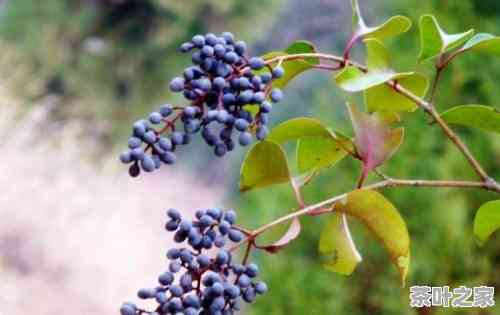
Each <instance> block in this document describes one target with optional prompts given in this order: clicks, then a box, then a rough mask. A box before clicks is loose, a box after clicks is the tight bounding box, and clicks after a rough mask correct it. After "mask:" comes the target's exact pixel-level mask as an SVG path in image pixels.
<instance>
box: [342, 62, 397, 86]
mask: <svg viewBox="0 0 500 315" xmlns="http://www.w3.org/2000/svg"><path fill="white" fill-rule="evenodd" d="M393 77H394V73H392V72H388V71H375V72H372V73H370V72H368V73H364V72H363V71H361V70H359V69H358V68H356V67H353V66H348V67H345V68H344V69H343V70H342V71H341V72H339V73H338V74H337V75H336V76H335V82H336V83H337V85H338V86H339V87H340V88H342V89H344V90H346V91H347V92H359V91H363V90H366V89H369V88H371V87H374V86H377V85H379V84H383V83H385V82H387V81H390V80H391V79H392V78H393Z"/></svg>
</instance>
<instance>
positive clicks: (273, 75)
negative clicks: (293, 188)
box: [120, 32, 284, 176]
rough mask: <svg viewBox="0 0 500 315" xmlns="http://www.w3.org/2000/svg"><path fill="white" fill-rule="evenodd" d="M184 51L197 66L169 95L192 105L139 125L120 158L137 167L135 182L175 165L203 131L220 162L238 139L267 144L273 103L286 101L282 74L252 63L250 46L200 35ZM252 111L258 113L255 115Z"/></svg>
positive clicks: (260, 62) (165, 111) (133, 168)
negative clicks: (179, 151)
mask: <svg viewBox="0 0 500 315" xmlns="http://www.w3.org/2000/svg"><path fill="white" fill-rule="evenodd" d="M180 50H181V51H182V52H184V53H188V52H192V62H193V65H192V66H189V67H187V68H186V69H185V70H184V73H183V76H182V77H176V78H174V79H173V80H172V81H171V82H170V90H171V91H173V92H182V93H183V95H184V97H185V98H186V99H187V100H188V101H189V102H190V104H189V105H188V106H185V107H173V106H171V105H164V106H162V107H161V108H160V110H159V111H158V112H153V113H151V114H150V116H149V119H148V120H140V121H138V122H136V123H135V124H134V126H133V135H132V137H131V138H130V139H129V142H128V144H129V148H130V150H128V151H126V152H123V153H122V154H121V155H120V159H121V161H122V162H123V163H126V164H129V163H133V164H132V165H131V167H130V175H131V176H137V175H139V173H140V170H141V169H142V170H144V171H146V172H151V171H153V170H154V169H156V168H159V167H160V166H161V164H162V163H164V164H173V163H174V162H175V159H176V157H175V154H174V151H175V149H176V147H177V146H179V145H185V144H188V143H189V142H190V136H191V135H192V134H195V133H198V132H200V131H201V135H202V137H203V139H204V140H205V142H206V143H207V144H208V145H209V146H212V147H214V152H215V155H217V156H219V157H220V156H223V155H225V154H226V153H227V152H228V151H231V150H233V149H234V147H235V140H236V138H237V141H238V143H239V144H240V145H242V146H246V145H249V144H250V143H251V142H252V134H255V137H256V138H257V139H258V140H262V139H264V138H265V137H266V135H267V133H268V128H267V123H268V114H269V113H270V112H271V109H272V103H276V102H279V101H281V99H282V98H283V94H282V92H281V90H279V89H272V81H273V80H274V79H277V78H280V77H282V76H283V75H284V70H283V68H282V67H281V66H277V67H275V68H272V67H270V66H266V64H265V62H264V60H263V59H262V58H259V57H252V58H247V57H246V55H245V53H246V44H245V42H242V41H235V39H234V36H233V34H231V33H229V32H225V33H223V34H221V36H216V35H215V34H212V33H209V34H206V35H205V36H203V35H196V36H194V37H193V38H192V40H191V41H190V42H186V43H184V44H182V45H181V48H180ZM266 69H267V70H269V71H266ZM249 105H253V106H254V107H255V108H257V110H256V111H255V112H254V113H253V114H252V112H251V111H250V107H251V106H249ZM171 116H172V117H171ZM176 122H179V123H182V125H183V128H182V130H177V129H176ZM154 125H163V126H162V127H161V128H154ZM235 130H236V131H237V132H238V133H239V134H238V135H237V136H233V134H234V133H235V132H234V131H235ZM167 131H170V132H169V133H168V134H167V135H164V134H165V133H167ZM143 144H145V148H143V147H142V145H143ZM148 150H150V151H151V153H150V154H149V153H148Z"/></svg>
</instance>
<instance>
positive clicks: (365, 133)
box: [348, 104, 404, 179]
mask: <svg viewBox="0 0 500 315" xmlns="http://www.w3.org/2000/svg"><path fill="white" fill-rule="evenodd" d="M348 108H349V113H350V116H351V120H352V123H353V126H354V131H355V134H356V137H355V144H356V149H357V152H358V154H359V155H360V157H361V159H362V161H363V173H362V179H364V178H366V176H367V175H368V173H369V172H370V171H371V170H373V169H375V168H376V167H378V166H380V165H381V164H383V163H384V162H385V161H387V160H388V159H390V158H391V156H392V155H393V154H394V153H395V152H396V151H397V150H398V148H399V146H400V145H401V143H402V142H403V137H404V129H403V128H398V129H391V128H390V127H389V124H388V121H387V120H386V119H385V117H384V116H381V115H380V114H378V113H373V114H367V113H363V112H359V111H358V110H357V108H356V106H354V105H352V104H348Z"/></svg>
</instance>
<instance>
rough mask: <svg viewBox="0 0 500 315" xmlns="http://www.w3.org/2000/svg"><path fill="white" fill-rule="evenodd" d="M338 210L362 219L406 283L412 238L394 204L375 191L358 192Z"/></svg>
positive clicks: (340, 205)
mask: <svg viewBox="0 0 500 315" xmlns="http://www.w3.org/2000/svg"><path fill="white" fill-rule="evenodd" d="M335 210H337V211H340V212H344V213H346V214H348V215H350V216H353V217H355V218H357V219H359V220H360V221H361V222H362V223H363V224H364V225H365V226H366V227H368V229H369V230H370V231H371V232H372V233H373V235H374V236H375V237H376V238H377V240H378V241H379V242H381V243H382V244H383V245H384V247H385V248H386V250H387V251H388V253H389V256H390V258H391V260H392V262H393V264H394V265H395V266H396V268H397V269H398V271H399V274H400V277H401V281H402V283H403V284H404V282H405V279H406V275H407V274H408V269H409V266H410V237H409V234H408V229H407V227H406V223H405V221H404V219H403V218H402V217H401V215H400V214H399V212H398V211H397V210H396V208H395V207H394V206H393V205H392V203H391V202H390V201H389V200H387V199H386V198H385V197H384V196H382V195H381V194H380V193H378V192H376V191H374V190H366V189H361V190H355V191H353V192H351V193H349V194H347V197H346V200H343V201H342V202H339V203H337V204H336V205H335Z"/></svg>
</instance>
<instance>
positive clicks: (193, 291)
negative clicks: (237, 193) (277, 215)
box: [120, 208, 267, 315]
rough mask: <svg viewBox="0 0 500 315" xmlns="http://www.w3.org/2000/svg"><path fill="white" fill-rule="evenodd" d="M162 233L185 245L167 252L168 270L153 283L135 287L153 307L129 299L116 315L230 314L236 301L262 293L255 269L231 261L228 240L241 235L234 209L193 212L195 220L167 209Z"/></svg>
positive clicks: (264, 288)
mask: <svg viewBox="0 0 500 315" xmlns="http://www.w3.org/2000/svg"><path fill="white" fill-rule="evenodd" d="M167 215H168V217H169V221H168V222H167V223H166V224H165V228H166V230H167V231H169V232H172V233H174V241H175V242H177V243H182V244H184V245H186V246H185V247H179V248H171V249H169V250H168V252H167V259H168V260H169V265H168V270H167V271H165V272H163V273H162V274H160V276H159V277H158V283H159V285H158V286H156V287H154V288H144V289H140V290H139V291H138V293H137V295H138V297H139V298H141V299H155V300H156V302H157V303H158V306H157V307H156V309H155V310H153V311H146V310H144V309H141V308H139V307H138V306H136V305H135V304H134V303H131V302H127V303H124V304H122V306H121V308H120V312H121V314H122V315H139V314H151V315H167V314H175V315H180V314H184V315H231V314H234V313H235V312H237V311H239V310H240V308H241V302H242V301H244V302H246V303H252V302H253V301H254V300H255V299H256V296H257V295H261V294H264V293H266V292H267V285H266V284H265V282H262V281H256V280H255V279H256V277H257V276H258V275H259V268H258V266H257V265H256V264H255V263H248V262H247V260H248V251H247V253H246V255H245V257H244V259H243V262H242V263H241V264H240V263H236V262H234V259H233V255H232V250H233V249H234V248H237V246H234V247H232V248H229V249H226V248H227V246H226V245H228V243H240V242H242V241H243V240H244V238H245V234H244V233H243V232H242V231H241V230H240V229H239V228H238V227H236V226H235V225H234V223H235V220H236V213H235V212H234V211H233V210H227V211H223V210H220V209H217V208H212V209H207V210H200V211H197V212H196V220H194V221H190V220H186V219H183V218H182V217H181V215H180V213H179V212H178V211H177V210H175V209H169V210H168V211H167Z"/></svg>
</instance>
